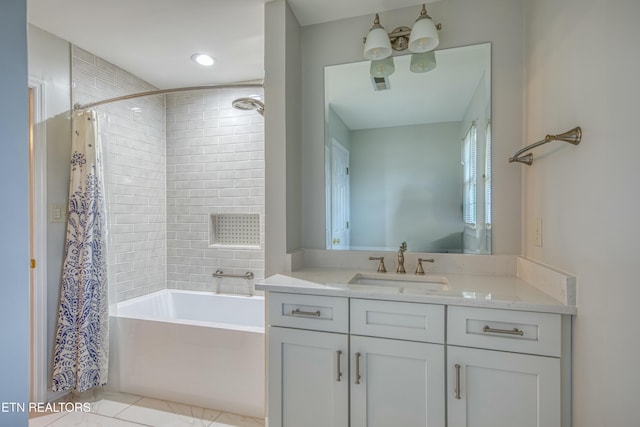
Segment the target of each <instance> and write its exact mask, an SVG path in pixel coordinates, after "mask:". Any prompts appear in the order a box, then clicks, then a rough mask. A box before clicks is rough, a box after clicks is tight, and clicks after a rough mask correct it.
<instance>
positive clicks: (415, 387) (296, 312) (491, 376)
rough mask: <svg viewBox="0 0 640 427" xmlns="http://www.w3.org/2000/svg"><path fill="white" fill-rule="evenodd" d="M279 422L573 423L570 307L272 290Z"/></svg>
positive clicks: (272, 391)
mask: <svg viewBox="0 0 640 427" xmlns="http://www.w3.org/2000/svg"><path fill="white" fill-rule="evenodd" d="M267 302H268V310H267V313H268V314H267V316H268V318H267V324H268V325H269V328H268V346H269V349H268V378H267V380H268V395H267V408H268V413H267V420H268V424H267V425H268V427H298V426H305V427H346V426H350V427H388V426H402V427H414V426H415V427H445V426H447V427H462V426H468V425H469V426H471V425H472V426H477V427H513V426H518V427H534V426H535V427H570V425H571V417H570V411H569V410H568V408H569V406H570V404H569V403H570V402H569V398H570V378H569V375H570V365H569V363H570V362H569V361H570V354H569V352H570V336H569V333H570V317H569V316H562V315H560V314H553V313H534V312H526V311H516V310H504V309H486V308H476V307H460V306H448V305H445V304H430V303H417V302H400V301H386V300H370V299H365V298H354V297H331V296H320V295H306V294H294V293H280V292H268V293H267Z"/></svg>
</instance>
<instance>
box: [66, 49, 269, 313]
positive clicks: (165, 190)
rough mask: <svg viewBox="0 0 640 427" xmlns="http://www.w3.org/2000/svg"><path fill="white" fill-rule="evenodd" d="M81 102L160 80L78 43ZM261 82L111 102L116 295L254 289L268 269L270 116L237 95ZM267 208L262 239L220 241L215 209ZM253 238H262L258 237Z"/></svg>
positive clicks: (108, 145) (107, 138) (109, 176)
mask: <svg viewBox="0 0 640 427" xmlns="http://www.w3.org/2000/svg"><path fill="white" fill-rule="evenodd" d="M72 57H73V58H72V61H73V64H72V81H73V86H72V87H73V89H72V102H73V103H81V104H85V103H89V102H94V101H100V100H103V99H108V98H113V97H116V96H121V95H126V94H131V93H136V92H143V91H148V90H155V89H157V88H156V87H154V86H152V85H151V84H149V83H147V82H144V81H142V80H141V79H140V78H138V77H136V76H134V75H132V74H131V73H129V72H127V71H125V70H123V69H121V68H119V67H117V66H115V65H113V64H110V63H109V62H107V61H105V60H103V59H101V58H99V57H96V56H94V55H93V54H91V53H89V52H87V51H85V50H82V49H80V48H78V47H77V46H73V47H72ZM254 95H258V96H260V97H262V95H263V92H262V90H261V89H260V90H257V89H238V90H232V89H224V90H206V91H191V92H181V93H173V94H167V95H155V96H150V97H144V98H137V99H133V100H127V101H119V102H115V103H111V104H104V105H101V106H98V107H96V109H97V110H98V111H99V112H101V113H104V114H105V116H104V119H103V120H102V121H101V124H102V128H103V130H102V133H101V134H102V135H103V140H104V146H105V149H106V155H107V160H106V162H105V180H106V181H107V191H108V195H107V196H108V220H109V231H110V246H109V249H110V253H109V259H110V263H109V282H110V285H109V286H110V289H111V290H110V298H115V302H119V301H124V300H127V299H130V298H133V297H136V296H140V295H144V294H148V293H151V292H155V291H157V290H160V289H165V288H177V289H189V290H220V291H223V292H234V293H246V291H247V287H249V286H251V287H252V285H253V284H252V283H247V282H246V281H245V280H244V279H224V280H220V279H214V278H213V277H212V274H213V273H214V272H215V271H216V270H222V271H224V273H227V274H238V275H241V274H244V273H245V272H247V271H251V272H253V273H254V275H255V278H256V279H260V278H263V277H264V120H263V118H262V116H260V115H259V114H258V113H257V112H255V111H241V110H236V109H234V108H233V107H232V106H231V102H232V101H233V100H234V99H236V98H240V97H247V96H254ZM229 214H241V215H243V214H257V215H259V224H260V225H259V237H258V238H257V242H259V243H258V244H251V245H242V244H220V243H218V244H215V242H212V241H211V234H212V232H213V230H211V229H210V227H211V224H212V221H211V217H212V215H229ZM252 243H255V241H253V242H252Z"/></svg>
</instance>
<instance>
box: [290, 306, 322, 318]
mask: <svg viewBox="0 0 640 427" xmlns="http://www.w3.org/2000/svg"><path fill="white" fill-rule="evenodd" d="M291 315H292V316H302V317H320V310H316V311H302V310H300V309H299V308H296V309H295V310H291Z"/></svg>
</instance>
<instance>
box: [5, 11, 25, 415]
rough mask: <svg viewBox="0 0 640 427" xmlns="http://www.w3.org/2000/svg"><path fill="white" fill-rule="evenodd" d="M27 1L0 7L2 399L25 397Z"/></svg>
mask: <svg viewBox="0 0 640 427" xmlns="http://www.w3.org/2000/svg"><path fill="white" fill-rule="evenodd" d="M26 7H27V5H26V1H25V0H10V1H4V2H2V6H1V12H0V70H2V80H0V90H1V91H2V100H1V101H0V183H1V184H0V200H3V201H4V206H5V209H4V211H3V213H2V221H0V236H2V242H1V243H0V266H1V267H2V280H1V283H2V291H0V292H1V296H0V325H2V326H0V330H1V331H2V342H3V344H2V350H1V351H0V366H1V368H0V402H22V403H26V402H28V401H29V240H28V236H29V199H28V197H29V133H28V127H29V123H28V118H29V102H28V99H29V98H28V91H27V84H28V80H27V74H28V71H27V18H26ZM27 417H28V414H27V413H22V412H17V411H16V412H2V413H0V425H7V426H8V425H11V426H21V425H27Z"/></svg>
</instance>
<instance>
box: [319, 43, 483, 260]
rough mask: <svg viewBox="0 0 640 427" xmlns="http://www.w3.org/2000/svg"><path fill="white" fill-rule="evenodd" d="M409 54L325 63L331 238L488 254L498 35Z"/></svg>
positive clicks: (357, 245) (330, 243)
mask: <svg viewBox="0 0 640 427" xmlns="http://www.w3.org/2000/svg"><path fill="white" fill-rule="evenodd" d="M411 57H412V55H405V56H397V57H393V58H392V59H393V66H391V67H389V64H386V69H388V70H391V72H392V74H390V75H387V76H384V74H385V73H382V74H380V73H381V72H382V71H381V69H378V68H376V64H371V62H369V61H362V62H356V63H350V64H341V65H333V66H328V67H325V176H326V201H327V203H326V216H327V222H326V223H327V230H326V247H327V249H337V250H386V251H394V250H397V249H398V246H399V245H400V243H401V242H403V241H406V242H407V244H408V246H409V251H413V252H449V253H475V254H490V253H491V155H490V153H491V128H490V127H491V124H490V123H491V122H490V117H491V96H490V94H491V86H490V84H491V45H490V44H488V43H487V44H480V45H474V46H465V47H460V48H453V49H445V50H439V51H437V52H435V67H433V57H430V58H428V61H429V63H428V64H426V63H425V64H423V65H424V66H418V65H416V64H417V63H419V61H424V60H425V58H413V60H412V58H411ZM412 70H413V71H414V72H412ZM415 71H417V72H415ZM374 74H375V75H376V77H372V76H373V75H374Z"/></svg>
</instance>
